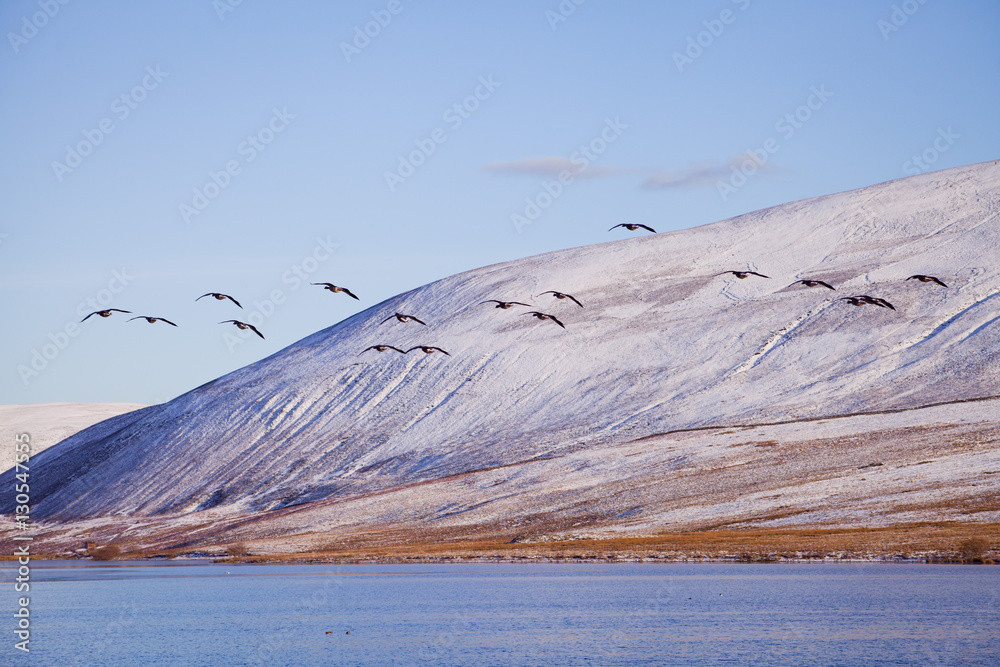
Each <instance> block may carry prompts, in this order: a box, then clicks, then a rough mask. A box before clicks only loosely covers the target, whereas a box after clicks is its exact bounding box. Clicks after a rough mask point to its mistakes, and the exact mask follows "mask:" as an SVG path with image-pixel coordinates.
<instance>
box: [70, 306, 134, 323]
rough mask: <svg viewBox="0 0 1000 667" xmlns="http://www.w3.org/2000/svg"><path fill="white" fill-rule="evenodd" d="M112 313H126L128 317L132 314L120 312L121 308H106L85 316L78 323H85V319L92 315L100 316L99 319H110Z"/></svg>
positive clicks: (130, 312)
mask: <svg viewBox="0 0 1000 667" xmlns="http://www.w3.org/2000/svg"><path fill="white" fill-rule="evenodd" d="M112 312H115V313H128V314H129V315H131V314H132V311H131V310H122V309H121V308H108V309H107V310H95V311H94V312H92V313H91V314H90V315H87V317H85V318H83V319H82V320H80V321H81V322H86V321H87V318H89V317H92V316H94V315H100V316H101V317H111V313H112Z"/></svg>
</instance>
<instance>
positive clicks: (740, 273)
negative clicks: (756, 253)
mask: <svg viewBox="0 0 1000 667" xmlns="http://www.w3.org/2000/svg"><path fill="white" fill-rule="evenodd" d="M727 273H731V274H733V275H734V276H736V277H737V278H739V279H740V280H743V279H744V278H746V277H747V276H760V277H761V278H770V276H765V275H764V274H763V273H757V272H756V271H723V272H722V273H716V274H715V276H712V277H713V278H714V277H716V276H724V275H726V274H727Z"/></svg>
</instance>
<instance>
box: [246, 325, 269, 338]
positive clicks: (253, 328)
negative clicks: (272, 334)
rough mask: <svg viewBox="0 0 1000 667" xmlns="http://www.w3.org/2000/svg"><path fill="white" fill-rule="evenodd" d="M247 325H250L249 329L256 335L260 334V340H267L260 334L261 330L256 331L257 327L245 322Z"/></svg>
mask: <svg viewBox="0 0 1000 667" xmlns="http://www.w3.org/2000/svg"><path fill="white" fill-rule="evenodd" d="M247 326H248V327H250V331H253V332H254V333H255V334H257V335H258V336H260V337H261V339H262V340H267V339H266V338H264V334H262V333H261V332H259V331H257V327H255V326H254V325H252V324H247Z"/></svg>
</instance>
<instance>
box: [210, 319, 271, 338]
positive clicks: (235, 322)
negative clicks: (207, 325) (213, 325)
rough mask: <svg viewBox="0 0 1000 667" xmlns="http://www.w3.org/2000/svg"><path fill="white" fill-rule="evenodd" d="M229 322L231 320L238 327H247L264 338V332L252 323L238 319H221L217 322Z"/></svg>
mask: <svg viewBox="0 0 1000 667" xmlns="http://www.w3.org/2000/svg"><path fill="white" fill-rule="evenodd" d="M229 322H232V323H233V324H235V325H236V326H237V327H238V328H240V329H249V330H250V331H252V332H254V333H255V334H257V335H258V336H260V337H261V338H264V334H262V333H261V332H259V331H257V327H255V326H254V325H252V324H247V323H246V322H240V321H239V320H223V321H222V322H219V324H228V323H229Z"/></svg>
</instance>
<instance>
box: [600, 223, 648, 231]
mask: <svg viewBox="0 0 1000 667" xmlns="http://www.w3.org/2000/svg"><path fill="white" fill-rule="evenodd" d="M618 227H624V228H625V229H627V230H629V231H630V232H634V231H635V230H637V229H640V228H642V229H645V230H646V231H650V232H653V233H654V234H655V233H656V230H655V229H653V228H652V227H649V226H647V225H640V224H639V223H636V222H623V223H621V224H620V225H615V226H614V227H612V228H611V229H616V228H618ZM611 229H609V230H608V231H609V232H610V231H611Z"/></svg>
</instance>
